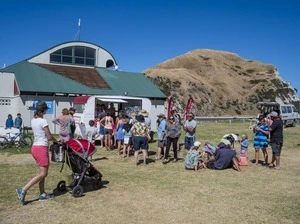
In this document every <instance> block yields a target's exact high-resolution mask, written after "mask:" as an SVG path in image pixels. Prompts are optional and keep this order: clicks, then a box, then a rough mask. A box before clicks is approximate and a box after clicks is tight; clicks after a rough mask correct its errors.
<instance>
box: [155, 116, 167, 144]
mask: <svg viewBox="0 0 300 224" xmlns="http://www.w3.org/2000/svg"><path fill="white" fill-rule="evenodd" d="M166 125H167V122H166V120H165V119H163V120H161V121H160V123H159V125H158V127H157V138H158V139H159V140H161V137H162V133H163V132H165V130H166ZM166 139H167V137H166V135H164V137H163V139H162V140H166Z"/></svg>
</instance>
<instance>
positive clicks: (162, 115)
mask: <svg viewBox="0 0 300 224" xmlns="http://www.w3.org/2000/svg"><path fill="white" fill-rule="evenodd" d="M157 117H162V118H166V116H165V115H164V114H163V113H160V114H159V115H157Z"/></svg>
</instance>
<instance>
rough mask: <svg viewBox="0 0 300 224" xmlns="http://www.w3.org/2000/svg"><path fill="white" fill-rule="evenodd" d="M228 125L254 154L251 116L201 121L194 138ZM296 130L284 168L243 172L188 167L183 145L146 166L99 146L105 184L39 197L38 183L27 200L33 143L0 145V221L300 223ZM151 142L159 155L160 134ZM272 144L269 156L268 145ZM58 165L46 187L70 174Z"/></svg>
mask: <svg viewBox="0 0 300 224" xmlns="http://www.w3.org/2000/svg"><path fill="white" fill-rule="evenodd" d="M227 133H239V134H242V133H247V134H248V135H249V140H250V147H249V152H250V153H249V157H250V160H251V159H253V158H254V153H253V151H254V149H253V147H252V143H253V141H252V140H253V133H252V131H251V130H249V124H248V123H231V124H228V123H220V122H219V123H214V122H205V123H204V124H203V125H202V126H198V128H197V140H200V141H201V142H202V143H204V142H205V141H210V142H211V143H213V144H217V143H218V141H219V140H220V138H221V137H222V136H223V135H224V134H227ZM299 135H300V126H297V127H295V128H286V129H285V130H284V147H283V151H282V156H281V158H282V164H281V166H282V169H281V170H271V169H269V168H266V167H263V166H260V165H258V166H256V165H254V164H252V163H250V165H249V166H247V167H242V172H237V171H235V170H233V169H228V170H223V171H213V170H200V171H199V172H194V171H186V170H185V169H184V166H183V156H184V155H183V153H184V150H181V152H180V158H182V159H181V160H180V161H179V162H177V163H168V164H167V165H163V164H162V163H161V161H159V162H157V161H156V162H154V160H151V161H150V160H149V161H150V163H149V164H148V165H147V166H143V165H140V166H137V167H136V166H135V165H134V159H133V157H130V158H121V157H119V156H117V155H116V151H110V152H107V151H106V150H104V149H99V150H98V151H97V154H96V155H95V156H94V159H98V160H96V161H94V162H93V164H94V165H95V167H96V168H98V169H99V170H100V171H101V173H102V174H103V183H104V187H103V188H102V189H100V190H97V191H88V192H85V194H84V196H83V197H80V198H74V197H73V196H72V195H71V194H70V193H65V194H61V195H57V196H56V197H55V198H54V199H52V200H49V201H45V202H39V201H35V200H36V199H37V198H38V186H34V187H33V188H31V189H30V190H29V192H28V195H27V197H26V199H27V200H33V201H32V202H31V203H29V204H28V205H26V206H22V205H21V204H20V203H19V201H18V200H17V196H16V193H15V189H16V187H18V186H23V185H24V184H25V183H26V182H27V181H28V180H29V179H30V178H31V177H32V176H34V175H35V173H36V172H37V168H36V166H35V165H34V161H33V159H32V157H31V155H30V154H29V153H28V150H27V152H26V153H24V154H23V153H21V152H18V151H17V150H16V149H10V150H7V151H5V152H1V153H0V164H1V165H0V175H1V183H0V223H300V190H299V189H300V149H299V148H300V137H299ZM237 145H238V144H236V146H237ZM150 147H151V149H150V158H154V157H155V151H156V142H155V143H152V144H151V145H150ZM237 148H238V147H237ZM10 151H13V153H11V152H10ZM268 152H269V155H270V156H271V149H270V148H269V149H268ZM170 154H171V156H172V152H171V153H170ZM104 157H107V159H103V158H104ZM261 157H262V155H261ZM101 158H102V159H101ZM140 158H141V159H142V157H140ZM60 168H61V164H56V163H52V164H51V167H50V171H49V175H48V177H47V180H46V189H47V190H48V192H52V191H53V190H54V192H55V193H56V190H55V188H56V185H57V183H58V182H59V181H60V180H69V181H70V174H71V170H70V169H69V168H67V166H65V168H64V170H63V171H62V173H60V172H59V171H60Z"/></svg>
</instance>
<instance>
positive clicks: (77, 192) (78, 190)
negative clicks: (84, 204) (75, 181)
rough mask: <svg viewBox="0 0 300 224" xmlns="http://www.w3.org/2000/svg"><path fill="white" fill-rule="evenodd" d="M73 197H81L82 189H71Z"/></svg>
mask: <svg viewBox="0 0 300 224" xmlns="http://www.w3.org/2000/svg"><path fill="white" fill-rule="evenodd" d="M73 195H74V197H75V198H78V197H81V196H82V195H83V187H82V186H80V185H78V186H76V187H74V188H73Z"/></svg>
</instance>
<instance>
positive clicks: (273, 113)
mask: <svg viewBox="0 0 300 224" xmlns="http://www.w3.org/2000/svg"><path fill="white" fill-rule="evenodd" d="M270 117H278V113H277V112H276V111H272V112H271V113H270Z"/></svg>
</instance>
